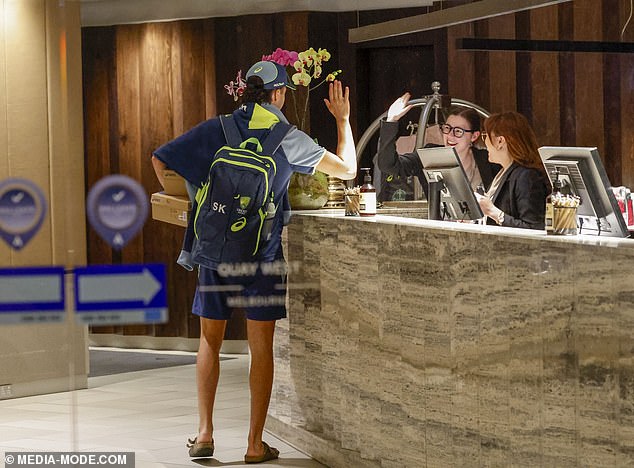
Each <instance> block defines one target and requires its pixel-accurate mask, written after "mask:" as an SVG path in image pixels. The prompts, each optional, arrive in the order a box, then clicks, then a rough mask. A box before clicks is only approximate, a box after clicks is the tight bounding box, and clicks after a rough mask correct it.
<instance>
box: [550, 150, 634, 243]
mask: <svg viewBox="0 0 634 468" xmlns="http://www.w3.org/2000/svg"><path fill="white" fill-rule="evenodd" d="M539 154H540V156H541V158H542V161H543V163H544V166H545V167H546V172H547V173H548V177H549V178H550V182H551V183H553V181H554V180H555V177H559V180H560V181H561V192H562V193H564V194H572V195H576V196H577V197H579V198H580V203H579V208H577V221H578V227H579V233H580V234H590V235H597V236H599V235H601V236H612V237H628V236H629V233H628V230H627V225H626V224H625V220H624V219H623V215H622V214H621V210H620V209H619V206H618V204H617V202H616V198H615V197H614V193H613V192H612V186H611V185H610V181H609V180H608V176H607V174H606V172H605V169H604V167H603V163H602V162H601V157H600V156H599V151H598V150H597V148H582V147H559V146H542V147H541V148H539Z"/></svg>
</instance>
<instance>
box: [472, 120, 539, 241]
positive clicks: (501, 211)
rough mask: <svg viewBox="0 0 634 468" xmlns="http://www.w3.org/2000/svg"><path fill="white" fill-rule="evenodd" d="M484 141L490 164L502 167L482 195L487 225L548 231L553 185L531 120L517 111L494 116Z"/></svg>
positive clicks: (480, 199) (481, 199)
mask: <svg viewBox="0 0 634 468" xmlns="http://www.w3.org/2000/svg"><path fill="white" fill-rule="evenodd" d="M482 138H483V139H484V142H485V144H486V146H487V150H488V151H489V161H490V162H493V163H497V164H500V165H501V166H502V170H501V171H500V172H499V173H498V174H497V175H496V176H495V178H494V179H493V182H492V183H491V187H489V189H488V191H487V192H486V194H485V195H484V196H478V202H479V203H480V207H481V208H482V212H483V213H484V214H485V215H486V216H487V224H494V223H497V224H499V225H500V226H507V227H518V228H525V229H544V217H545V214H546V196H547V195H548V193H550V182H549V181H548V176H547V175H546V171H545V169H544V165H543V164H542V161H541V158H540V157H539V152H538V149H537V138H536V137H535V132H534V131H533V129H532V128H531V126H530V124H529V123H528V120H526V118H525V117H524V116H523V115H522V114H519V113H517V112H504V113H500V114H493V115H491V116H489V118H487V119H486V120H485V121H484V130H483V131H482Z"/></svg>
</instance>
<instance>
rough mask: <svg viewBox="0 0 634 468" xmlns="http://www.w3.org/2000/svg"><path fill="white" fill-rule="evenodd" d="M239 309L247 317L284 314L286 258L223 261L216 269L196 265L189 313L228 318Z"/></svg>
mask: <svg viewBox="0 0 634 468" xmlns="http://www.w3.org/2000/svg"><path fill="white" fill-rule="evenodd" d="M234 309H242V310H244V311H245V315H246V317H247V318H248V319H251V320H261V321H270V320H279V319H282V318H285V317H286V262H285V261H284V258H281V259H279V260H275V261H273V262H262V263H259V262H249V263H235V264H223V265H220V266H219V267H218V269H216V270H211V269H209V268H205V267H200V268H199V270H198V287H197V288H196V293H195V295H194V303H193V305H192V313H194V314H195V315H198V316H200V317H205V318H208V319H214V320H227V319H229V318H231V313H232V312H233V310H234Z"/></svg>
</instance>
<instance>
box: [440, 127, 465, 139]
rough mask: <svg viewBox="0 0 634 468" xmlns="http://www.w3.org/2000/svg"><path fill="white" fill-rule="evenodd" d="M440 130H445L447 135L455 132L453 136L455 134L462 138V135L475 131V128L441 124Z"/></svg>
mask: <svg viewBox="0 0 634 468" xmlns="http://www.w3.org/2000/svg"><path fill="white" fill-rule="evenodd" d="M440 131H441V132H443V133H444V134H445V135H448V134H450V133H453V136H455V137H456V138H460V137H461V136H462V135H464V133H465V132H469V133H473V130H467V129H466V128H462V127H452V126H451V125H449V124H443V125H441V126H440Z"/></svg>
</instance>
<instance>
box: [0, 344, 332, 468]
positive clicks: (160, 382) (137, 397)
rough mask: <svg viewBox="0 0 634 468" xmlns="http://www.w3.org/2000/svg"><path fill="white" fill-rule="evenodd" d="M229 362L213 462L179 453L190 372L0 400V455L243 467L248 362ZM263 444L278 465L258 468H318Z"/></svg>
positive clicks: (136, 375)
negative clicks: (128, 456)
mask: <svg viewBox="0 0 634 468" xmlns="http://www.w3.org/2000/svg"><path fill="white" fill-rule="evenodd" d="M123 352H124V351H122V353H123ZM231 357H235V359H230V360H225V361H222V362H221V373H220V385H219V388H218V395H217V401H216V412H215V415H214V426H215V428H216V429H215V434H214V439H215V442H216V453H215V454H214V457H213V458H210V459H193V460H192V459H190V458H189V457H188V456H187V449H186V447H185V439H186V438H187V437H192V436H194V435H195V431H196V427H197V419H198V417H197V412H196V376H195V365H187V366H179V367H168V368H163V369H153V370H145V371H139V372H130V373H125V374H116V375H108V376H103V377H91V378H89V379H88V389H86V390H79V391H75V392H66V393H55V394H51V395H40V396H33V397H25V398H18V399H12V400H0V453H2V452H6V451H17V452H26V451H49V450H50V451H82V452H107V451H116V452H128V451H130V452H135V454H136V455H135V457H136V467H137V468H142V467H159V466H164V467H190V468H191V467H192V466H196V465H201V466H233V467H239V466H247V465H244V461H243V460H244V459H243V457H244V452H245V451H246V436H247V433H248V421H249V391H248V384H247V378H248V356H245V355H231ZM264 439H265V441H266V442H268V443H269V445H271V446H273V447H277V448H278V449H279V450H280V458H279V459H278V460H276V461H272V462H268V463H266V464H263V465H262V466H269V467H276V466H277V467H280V466H283V467H323V465H321V464H320V463H318V462H316V461H314V460H311V459H310V458H309V457H308V456H306V455H305V454H303V453H302V452H299V451H297V450H295V449H294V448H293V447H291V446H290V445H288V444H286V443H284V442H282V441H281V440H279V439H277V438H276V437H274V436H272V435H271V434H269V433H265V437H264ZM2 461H4V454H3V453H2ZM248 466H254V465H248Z"/></svg>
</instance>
